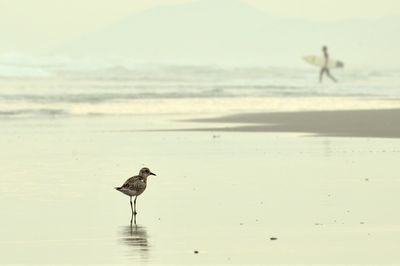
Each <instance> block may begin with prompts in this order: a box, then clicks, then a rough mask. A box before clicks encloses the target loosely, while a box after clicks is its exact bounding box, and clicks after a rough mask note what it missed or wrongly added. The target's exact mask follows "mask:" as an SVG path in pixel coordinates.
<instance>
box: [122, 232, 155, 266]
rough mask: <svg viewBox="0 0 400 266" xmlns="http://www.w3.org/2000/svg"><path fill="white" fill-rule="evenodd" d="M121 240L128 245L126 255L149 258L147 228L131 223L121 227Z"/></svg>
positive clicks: (135, 257) (144, 259)
mask: <svg viewBox="0 0 400 266" xmlns="http://www.w3.org/2000/svg"><path fill="white" fill-rule="evenodd" d="M121 240H122V243H124V244H125V245H126V246H128V247H129V251H128V252H127V254H126V255H127V257H131V258H134V259H138V260H140V261H147V260H149V258H150V254H149V253H150V252H149V251H150V245H149V243H148V235H147V230H146V228H145V227H144V226H140V225H132V226H125V227H122V230H121Z"/></svg>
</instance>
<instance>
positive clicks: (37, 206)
mask: <svg viewBox="0 0 400 266" xmlns="http://www.w3.org/2000/svg"><path fill="white" fill-rule="evenodd" d="M178 119H179V117H162V118H161V117H159V116H158V117H157V116H154V117H150V116H136V117H132V116H125V117H91V118H88V117H73V118H60V119H16V120H1V123H2V125H3V130H2V131H1V132H0V147H1V148H2V150H3V152H2V153H0V161H1V162H2V175H1V176H0V211H1V219H0V236H1V239H0V264H25V265H30V264H34V265H43V264H46V265H56V264H58V265H66V264H69V265H99V264H103V265H105V264H107V265H166V264H167V265H227V264H234V265H277V264H281V265H282V264H285V265H311V264H312V265H321V264H324V265H326V264H329V265H335V264H336V265H360V264H370V265H372V264H374V265H377V264H397V263H398V262H399V261H400V255H399V252H398V243H399V241H400V227H399V224H400V214H399V212H397V211H396V210H397V208H398V202H399V201H400V194H399V193H398V191H399V190H400V179H399V175H398V171H397V169H398V161H399V154H400V140H398V139H381V138H375V139H367V138H332V137H321V138H303V137H298V134H284V133H271V134H265V133H263V132H259V133H257V132H255V133H251V134H249V133H239V134H238V133H237V132H218V133H214V132H212V133H211V132H192V131H190V132H188V131H180V132H179V131H168V132H161V131H139V129H156V128H160V127H168V126H169V127H170V128H179V127H180V126H182V123H175V124H174V123H172V124H171V122H170V121H171V120H178ZM180 119H181V120H182V119H183V117H180ZM206 126H210V125H206ZM142 166H148V167H150V168H151V170H152V171H154V172H155V173H156V174H157V177H154V178H152V179H150V180H149V184H148V187H147V189H146V191H145V192H144V193H143V194H142V195H140V196H139V198H138V202H137V204H138V205H137V208H138V216H137V221H138V227H137V228H132V229H131V228H130V227H129V222H130V218H131V210H130V205H129V197H127V196H125V195H123V194H121V193H119V192H117V191H115V189H114V187H115V186H118V185H121V184H122V182H124V181H125V180H126V179H127V178H128V177H130V176H132V175H135V174H137V171H138V170H139V169H140V167H142ZM274 238H276V240H274ZM195 251H198V253H195Z"/></svg>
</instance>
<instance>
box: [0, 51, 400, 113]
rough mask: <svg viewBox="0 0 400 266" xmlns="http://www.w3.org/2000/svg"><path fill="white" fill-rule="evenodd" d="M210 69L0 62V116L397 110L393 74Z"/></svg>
mask: <svg viewBox="0 0 400 266" xmlns="http://www.w3.org/2000/svg"><path fill="white" fill-rule="evenodd" d="M332 74H333V75H334V76H335V77H336V78H337V79H338V80H339V82H338V83H334V82H332V81H331V80H329V79H328V78H327V77H325V79H324V81H323V83H319V81H318V78H319V77H318V75H319V69H318V68H315V67H313V66H309V65H306V64H305V63H304V65H301V66H299V67H284V66H279V67H277V66H268V65H266V66H240V67H239V66H217V65H168V64H163V65H161V64H144V63H140V64H139V63H121V62H118V61H112V60H111V61H110V60H109V61H105V60H104V61H97V62H96V61H89V60H81V59H80V60H78V59H65V58H54V57H52V58H51V59H43V58H40V59H36V58H28V59H27V58H18V57H0V117H3V118H5V117H7V118H12V117H35V116H51V117H56V116H76V115H79V116H90V115H130V114H189V113H193V114H198V113H216V112H218V113H232V112H260V111H270V112H274V111H298V110H314V109H316V110H322V109H374V108H394V107H397V106H400V101H399V99H400V69H368V68H362V67H351V66H350V67H345V68H343V69H334V70H332Z"/></svg>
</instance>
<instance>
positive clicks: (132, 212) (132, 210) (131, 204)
mask: <svg viewBox="0 0 400 266" xmlns="http://www.w3.org/2000/svg"><path fill="white" fill-rule="evenodd" d="M130 202H131V211H132V215H131V227H132V220H133V208H132V196H131V200H130Z"/></svg>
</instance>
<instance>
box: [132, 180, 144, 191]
mask: <svg viewBox="0 0 400 266" xmlns="http://www.w3.org/2000/svg"><path fill="white" fill-rule="evenodd" d="M145 188H146V183H145V182H144V181H143V180H142V179H136V180H135V181H133V182H132V183H130V185H129V189H130V190H135V191H141V190H144V189H145Z"/></svg>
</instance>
